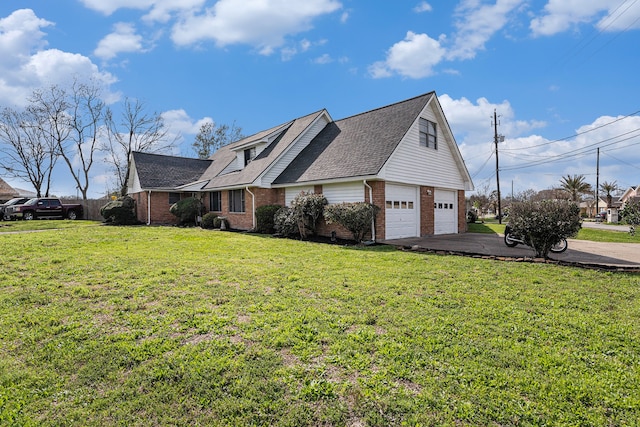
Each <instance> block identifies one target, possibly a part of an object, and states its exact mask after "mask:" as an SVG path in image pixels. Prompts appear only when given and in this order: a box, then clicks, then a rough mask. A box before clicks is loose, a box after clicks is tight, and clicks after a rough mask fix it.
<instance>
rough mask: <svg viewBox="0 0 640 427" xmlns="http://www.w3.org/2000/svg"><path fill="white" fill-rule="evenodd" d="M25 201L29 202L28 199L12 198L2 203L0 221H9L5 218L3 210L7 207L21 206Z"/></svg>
mask: <svg viewBox="0 0 640 427" xmlns="http://www.w3.org/2000/svg"><path fill="white" fill-rule="evenodd" d="M27 200H29V198H28V197H16V198H13V199H11V200H8V201H6V202H4V203H3V204H1V205H0V220H4V219H9V218H8V217H6V218H5V210H6V209H7V207H9V206H13V205H21V204H23V203H24V202H26V201H27Z"/></svg>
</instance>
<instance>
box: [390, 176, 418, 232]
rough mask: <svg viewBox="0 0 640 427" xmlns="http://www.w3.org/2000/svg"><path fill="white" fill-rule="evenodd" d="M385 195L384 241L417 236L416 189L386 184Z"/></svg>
mask: <svg viewBox="0 0 640 427" xmlns="http://www.w3.org/2000/svg"><path fill="white" fill-rule="evenodd" d="M385 195H386V196H385V199H386V200H385V237H386V239H400V238H403V237H416V236H418V235H419V228H418V218H419V216H418V212H419V205H418V191H417V188H416V187H410V186H404V185H395V184H387V185H386V187H385Z"/></svg>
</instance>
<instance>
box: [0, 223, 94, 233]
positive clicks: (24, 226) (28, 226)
mask: <svg viewBox="0 0 640 427" xmlns="http://www.w3.org/2000/svg"><path fill="white" fill-rule="evenodd" d="M97 225H100V222H98V221H87V220H77V221H71V220H37V221H0V233H7V232H20V231H40V230H59V229H66V228H79V227H90V226H97Z"/></svg>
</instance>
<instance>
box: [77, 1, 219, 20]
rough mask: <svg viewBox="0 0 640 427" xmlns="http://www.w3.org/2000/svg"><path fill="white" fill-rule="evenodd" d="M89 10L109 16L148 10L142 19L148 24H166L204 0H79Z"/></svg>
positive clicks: (199, 6) (201, 4) (195, 8)
mask: <svg viewBox="0 0 640 427" xmlns="http://www.w3.org/2000/svg"><path fill="white" fill-rule="evenodd" d="M80 1H81V2H82V3H83V4H84V5H85V6H86V7H88V8H89V9H93V10H96V11H98V12H100V13H103V14H105V15H111V14H112V13H114V12H115V11H117V10H119V9H137V10H148V11H149V12H148V13H147V14H146V15H145V16H144V17H143V19H144V20H146V21H150V22H168V21H169V20H170V19H171V17H172V15H173V14H174V13H184V12H186V11H191V10H197V9H200V8H202V7H203V6H204V4H205V1H206V0H108V1H105V0H80Z"/></svg>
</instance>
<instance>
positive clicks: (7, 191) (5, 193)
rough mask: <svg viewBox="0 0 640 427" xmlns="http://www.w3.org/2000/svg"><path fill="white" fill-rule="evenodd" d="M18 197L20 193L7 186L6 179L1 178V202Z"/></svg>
mask: <svg viewBox="0 0 640 427" xmlns="http://www.w3.org/2000/svg"><path fill="white" fill-rule="evenodd" d="M18 196H19V193H18V192H17V191H16V189H15V188H13V187H12V186H10V185H9V184H7V182H6V181H5V180H4V179H2V178H0V200H9V199H13V198H14V197H18Z"/></svg>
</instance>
